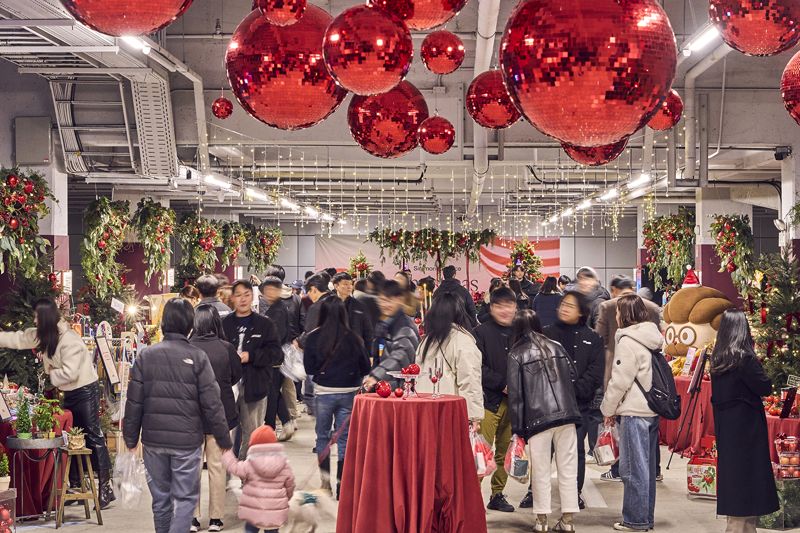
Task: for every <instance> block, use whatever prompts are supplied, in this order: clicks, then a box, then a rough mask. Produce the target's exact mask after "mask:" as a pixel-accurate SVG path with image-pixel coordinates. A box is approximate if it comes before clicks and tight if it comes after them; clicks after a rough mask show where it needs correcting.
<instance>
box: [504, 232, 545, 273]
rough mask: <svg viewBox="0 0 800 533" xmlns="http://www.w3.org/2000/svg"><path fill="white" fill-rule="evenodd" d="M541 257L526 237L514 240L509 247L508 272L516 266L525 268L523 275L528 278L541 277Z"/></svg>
mask: <svg viewBox="0 0 800 533" xmlns="http://www.w3.org/2000/svg"><path fill="white" fill-rule="evenodd" d="M543 265H544V263H543V262H542V258H541V257H539V256H538V255H536V246H535V245H534V244H533V243H532V242H528V240H527V239H525V240H522V241H519V242H516V243H515V244H514V247H513V248H511V260H510V261H509V262H508V270H509V274H510V273H511V270H513V268H514V267H516V266H521V267H522V268H523V269H525V276H526V277H527V278H528V279H530V280H538V279H541V277H542V266H543Z"/></svg>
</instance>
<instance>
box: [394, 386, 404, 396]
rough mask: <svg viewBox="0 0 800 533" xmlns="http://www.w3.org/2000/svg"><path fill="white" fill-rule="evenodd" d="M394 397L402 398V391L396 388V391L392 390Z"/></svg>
mask: <svg viewBox="0 0 800 533" xmlns="http://www.w3.org/2000/svg"><path fill="white" fill-rule="evenodd" d="M394 395H395V397H396V398H402V397H403V389H401V388H400V387H397V388H396V389H394Z"/></svg>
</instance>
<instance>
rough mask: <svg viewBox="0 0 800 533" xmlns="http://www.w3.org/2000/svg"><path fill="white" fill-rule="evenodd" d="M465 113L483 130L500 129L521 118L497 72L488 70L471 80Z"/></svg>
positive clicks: (500, 74) (501, 76) (499, 73)
mask: <svg viewBox="0 0 800 533" xmlns="http://www.w3.org/2000/svg"><path fill="white" fill-rule="evenodd" d="M466 107H467V113H469V116H471V117H472V120H474V121H475V122H477V123H478V124H480V125H481V126H483V127H484V128H491V129H495V130H496V129H502V128H507V127H509V126H511V125H512V124H514V123H515V122H517V121H518V120H519V119H520V117H521V116H522V115H521V114H520V112H519V109H517V106H515V105H514V102H513V101H512V100H511V97H510V96H509V95H508V91H507V90H506V84H505V82H504V81H503V73H502V72H500V71H499V70H488V71H486V72H484V73H482V74H479V75H478V77H477V78H475V79H474V80H472V83H470V85H469V90H468V91H467V99H466Z"/></svg>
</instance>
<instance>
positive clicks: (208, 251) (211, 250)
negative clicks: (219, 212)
mask: <svg viewBox="0 0 800 533" xmlns="http://www.w3.org/2000/svg"><path fill="white" fill-rule="evenodd" d="M177 236H178V243H179V244H180V247H181V254H182V255H181V268H182V270H183V271H184V272H186V273H187V274H197V276H199V275H200V274H206V273H211V272H213V271H214V268H215V267H216V265H217V251H216V249H215V248H217V247H218V246H220V245H222V235H221V233H220V230H219V228H218V227H217V223H216V222H214V221H211V220H208V219H205V218H201V217H199V216H198V215H197V213H187V214H186V215H184V217H183V219H181V223H180V225H179V226H178V232H177ZM197 276H195V277H197Z"/></svg>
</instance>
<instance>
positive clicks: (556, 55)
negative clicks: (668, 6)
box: [500, 0, 677, 147]
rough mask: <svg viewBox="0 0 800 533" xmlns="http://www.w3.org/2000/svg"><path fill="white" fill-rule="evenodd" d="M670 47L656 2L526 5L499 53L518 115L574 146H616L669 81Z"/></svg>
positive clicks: (580, 0)
mask: <svg viewBox="0 0 800 533" xmlns="http://www.w3.org/2000/svg"><path fill="white" fill-rule="evenodd" d="M676 63H677V48H676V45H675V36H674V34H673V32H672V27H671V25H670V22H669V18H668V17H667V14H666V13H665V12H664V10H663V9H662V8H661V7H660V6H659V5H658V3H657V2H656V1H655V0H626V1H625V2H619V1H618V0H593V1H592V2H586V1H584V0H560V1H559V2H552V1H550V0H525V1H523V2H521V3H520V4H519V5H518V6H517V8H516V9H515V11H514V12H513V13H512V15H511V17H510V18H509V20H508V24H507V25H506V28H505V32H504V34H503V39H502V42H501V46H500V64H501V67H502V72H503V77H504V80H505V83H506V87H507V88H508V91H509V94H510V95H511V97H512V99H513V101H514V103H515V104H516V106H517V108H518V109H519V110H520V111H521V112H522V114H523V115H524V116H525V118H527V119H528V121H530V122H531V124H533V125H534V126H535V127H536V128H537V129H538V130H539V131H541V132H542V133H545V134H546V135H550V136H551V137H555V138H556V139H558V140H560V141H562V142H567V143H569V144H572V145H575V146H584V147H589V146H602V145H608V144H612V143H615V142H618V141H619V140H621V139H622V138H624V137H628V136H630V135H631V134H633V133H634V132H635V131H636V130H637V129H639V128H640V127H641V126H642V125H644V124H645V123H647V122H648V121H649V120H650V118H651V117H652V115H653V114H654V113H655V112H656V110H657V106H658V105H659V104H660V103H661V102H662V101H663V100H664V98H666V96H667V93H668V92H669V89H670V88H671V86H672V80H673V78H674V77H675V68H676Z"/></svg>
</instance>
